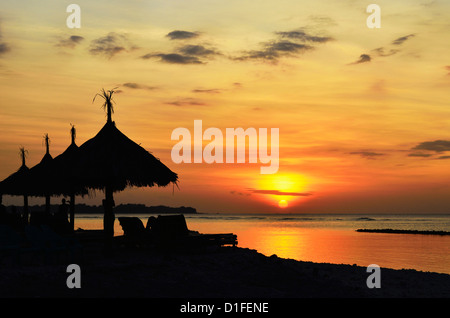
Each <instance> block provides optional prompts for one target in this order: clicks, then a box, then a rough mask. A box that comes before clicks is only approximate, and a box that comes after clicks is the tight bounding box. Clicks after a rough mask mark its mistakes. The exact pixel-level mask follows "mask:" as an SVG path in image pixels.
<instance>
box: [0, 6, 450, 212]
mask: <svg viewBox="0 0 450 318" xmlns="http://www.w3.org/2000/svg"><path fill="white" fill-rule="evenodd" d="M71 3H76V4H78V5H79V6H80V8H81V28H74V29H70V28H68V27H67V25H66V19H67V17H68V16H69V14H70V13H67V12H66V8H67V6H68V5H69V4H71ZM371 3H376V4H378V5H379V6H380V8H381V28H379V29H377V28H374V29H370V28H368V27H367V25H366V19H367V17H368V16H369V15H370V13H367V12H366V8H367V6H368V5H369V4H371ZM449 35H450V2H449V1H445V0H414V1H399V0H396V1H376V2H373V1H356V0H345V1H335V0H325V1H301V0H276V1H275V0H251V1H249V0H239V1H237V0H227V1H216V0H173V1H168V0H131V1H85V0H83V1H81V0H77V1H73V2H70V1H68V2H65V1H55V0H54V1H51V0H41V1H23V0H20V1H12V0H6V1H2V4H1V7H0V90H1V92H0V162H1V165H0V180H3V179H4V178H6V177H7V176H8V175H10V174H11V173H13V172H14V171H16V170H17V169H18V168H19V166H20V164H21V161H20V157H19V147H21V146H23V147H25V149H26V150H27V151H28V157H27V165H28V167H32V166H33V165H35V164H37V163H38V162H39V161H40V160H41V158H42V156H43V155H44V153H45V147H44V145H43V136H44V134H46V133H48V134H49V137H50V142H51V143H50V153H51V154H52V156H53V157H55V156H57V155H58V154H60V153H61V152H62V151H64V150H65V149H66V147H67V146H68V145H69V143H70V135H69V130H70V127H71V126H70V124H74V125H75V127H76V129H77V139H76V142H77V144H78V145H81V144H82V143H84V142H85V141H87V140H88V139H90V138H92V137H93V136H94V135H95V134H96V133H97V132H98V131H99V130H100V129H101V127H102V126H103V125H104V123H105V122H106V115H105V112H104V111H103V109H102V108H101V102H100V101H99V100H96V101H95V102H94V103H93V101H92V99H93V97H94V96H95V94H96V93H98V92H100V90H101V89H102V88H105V89H112V88H115V87H117V94H115V95H114V96H115V97H114V100H115V102H116V104H115V113H114V114H113V120H114V121H115V122H116V125H117V127H118V128H119V129H120V130H121V131H122V132H123V133H124V134H126V135H127V136H128V137H129V138H130V139H132V140H134V141H135V142H137V143H138V144H140V145H141V146H142V147H144V148H145V149H147V150H148V151H150V152H151V153H152V154H153V155H155V156H156V157H158V158H160V159H161V161H162V162H163V163H164V164H166V165H167V166H168V167H169V168H170V169H172V170H173V171H175V172H177V173H178V175H179V179H180V182H179V188H176V187H175V188H173V187H172V186H169V187H167V188H151V189H150V188H146V189H127V190H125V191H124V192H122V193H117V194H115V201H116V205H117V204H120V203H144V204H146V205H159V204H163V205H169V206H182V205H184V206H192V207H195V208H197V210H198V211H200V212H213V213H214V212H218V213H222V212H223V213H238V212H239V213H240V212H248V213H258V212H260V213H268V212H275V213H335V212H336V213H449V212H450V169H449V167H450V104H449V93H450V41H449V40H450V36H449ZM194 120H202V123H203V129H206V128H209V127H217V128H219V129H221V130H222V131H223V133H224V134H225V129H226V128H237V127H242V128H244V129H246V128H249V127H253V128H256V129H258V128H268V129H270V128H279V142H280V148H279V156H280V162H279V170H278V172H277V173H276V174H268V175H262V174H260V167H261V166H262V165H263V164H261V163H259V162H258V163H253V164H250V163H244V164H230V163H222V164H219V163H213V164H207V163H201V164H200V163H181V164H176V163H174V162H173V161H172V159H171V150H172V147H173V146H174V145H175V144H176V143H177V141H174V140H171V134H172V131H173V130H174V129H176V128H177V127H185V128H188V129H189V130H191V132H192V133H193V129H194V126H193V125H194ZM205 144H207V142H205ZM102 198H103V194H102V193H97V195H96V196H95V197H93V198H88V197H85V198H77V202H80V203H81V202H83V203H87V204H100V202H101V199H102ZM21 200H22V199H21V198H20V197H11V196H4V197H3V203H4V204H5V205H9V204H21V202H22V201H21ZM43 202H44V199H43V198H36V199H33V200H31V201H30V204H34V203H38V204H42V203H43ZM59 202H60V198H54V199H52V203H59Z"/></svg>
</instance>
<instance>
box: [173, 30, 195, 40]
mask: <svg viewBox="0 0 450 318" xmlns="http://www.w3.org/2000/svg"><path fill="white" fill-rule="evenodd" d="M166 36H167V37H168V38H170V39H171V40H185V39H193V38H196V37H198V36H200V33H198V32H190V31H181V30H175V31H172V32H170V33H168V34H167V35H166Z"/></svg>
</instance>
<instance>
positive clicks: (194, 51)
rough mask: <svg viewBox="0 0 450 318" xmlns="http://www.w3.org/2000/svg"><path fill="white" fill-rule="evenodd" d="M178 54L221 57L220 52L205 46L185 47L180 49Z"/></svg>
mask: <svg viewBox="0 0 450 318" xmlns="http://www.w3.org/2000/svg"><path fill="white" fill-rule="evenodd" d="M178 52H180V53H182V54H184V55H190V56H211V55H221V53H219V52H218V51H216V50H215V49H213V48H206V47H205V46H203V45H185V46H182V47H180V48H179V49H178Z"/></svg>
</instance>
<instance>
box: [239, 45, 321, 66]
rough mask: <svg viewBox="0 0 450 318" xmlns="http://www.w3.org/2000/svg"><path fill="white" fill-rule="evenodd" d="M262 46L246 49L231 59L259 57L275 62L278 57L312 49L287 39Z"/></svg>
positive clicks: (253, 58) (240, 59) (243, 59)
mask: <svg viewBox="0 0 450 318" xmlns="http://www.w3.org/2000/svg"><path fill="white" fill-rule="evenodd" d="M262 46H263V48H262V49H261V50H251V51H246V52H244V53H243V54H242V55H241V56H238V57H234V58H233V59H234V60H238V61H245V60H256V59H259V60H266V61H272V62H276V61H278V59H279V58H280V57H283V56H294V55H297V54H299V53H302V52H305V51H308V50H311V49H313V47H312V46H310V45H307V44H303V43H295V42H291V41H287V40H281V41H273V42H266V43H263V44H262Z"/></svg>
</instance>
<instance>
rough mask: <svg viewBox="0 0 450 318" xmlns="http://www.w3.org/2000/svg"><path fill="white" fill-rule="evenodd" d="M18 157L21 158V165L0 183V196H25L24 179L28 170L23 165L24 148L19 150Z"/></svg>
mask: <svg viewBox="0 0 450 318" xmlns="http://www.w3.org/2000/svg"><path fill="white" fill-rule="evenodd" d="M20 155H21V158H22V165H21V166H20V168H19V169H18V170H17V171H16V172H14V173H13V174H11V175H10V176H8V177H7V178H6V179H4V180H3V181H2V182H0V194H9V195H24V194H26V193H25V189H24V185H25V184H26V177H27V175H28V172H29V170H30V169H29V168H28V167H27V165H26V164H25V157H26V150H25V149H24V148H20Z"/></svg>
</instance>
